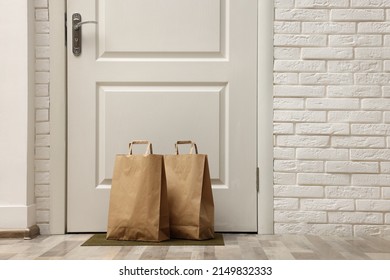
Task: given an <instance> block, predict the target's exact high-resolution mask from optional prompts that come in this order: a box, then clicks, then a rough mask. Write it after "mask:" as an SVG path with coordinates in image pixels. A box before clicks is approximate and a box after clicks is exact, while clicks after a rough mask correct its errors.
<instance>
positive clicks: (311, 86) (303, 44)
mask: <svg viewBox="0 0 390 280" xmlns="http://www.w3.org/2000/svg"><path fill="white" fill-rule="evenodd" d="M274 25H275V34H274V46H275V48H274V57H275V62H274V74H275V86H274V124H275V130H274V134H275V151H274V155H275V161H274V171H275V172H274V177H275V179H274V184H275V186H274V193H275V206H274V207H275V212H274V214H275V233H277V234H316V235H321V234H335V235H347V236H349V235H355V236H357V235H372V234H374V235H381V234H383V235H384V234H390V150H389V148H390V87H389V84H390V73H389V71H390V48H389V46H390V36H389V31H390V1H388V0H275V22H274Z"/></svg>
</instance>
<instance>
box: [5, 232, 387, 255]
mask: <svg viewBox="0 0 390 280" xmlns="http://www.w3.org/2000/svg"><path fill="white" fill-rule="evenodd" d="M90 236H91V235H90V234H67V235H41V236H38V237H37V238H35V239H32V240H21V239H0V260H30V259H38V260H47V259H60V260H63V259H67V260H68V259H70V260H82V259H84V260H85V259H86V260H96V259H97V260H111V259H113V260H115V259H116V260H130V259H137V260H153V259H157V260H164V259H166V260H168V259H183V260H191V259H195V260H229V259H233V260H240V259H243V260H250V259H265V260H266V259H269V260H291V259H297V260H317V259H320V260H342V259H347V260H356V259H358V260H367V259H376V260H390V236H387V237H373V236H372V237H337V236H321V237H319V236H310V235H305V236H297V235H283V236H280V235H256V234H224V239H225V246H215V247H213V246H183V247H174V246H171V247H170V246H158V247H154V246H153V247H152V246H138V247H128V246H127V247H119V246H114V247H106V246H101V247H86V246H80V245H81V244H82V243H83V242H84V241H86V240H87V239H88V238H89V237H90Z"/></svg>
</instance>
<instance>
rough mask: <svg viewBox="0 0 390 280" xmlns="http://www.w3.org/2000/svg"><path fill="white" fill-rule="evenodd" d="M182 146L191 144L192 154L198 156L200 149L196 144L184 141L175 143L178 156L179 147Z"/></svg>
mask: <svg viewBox="0 0 390 280" xmlns="http://www.w3.org/2000/svg"><path fill="white" fill-rule="evenodd" d="M182 144H191V150H190V154H193V153H194V151H195V154H198V147H197V146H196V144H195V143H194V142H192V141H190V140H184V141H177V142H176V143H175V149H176V154H177V155H178V154H179V145H182Z"/></svg>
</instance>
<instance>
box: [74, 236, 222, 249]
mask: <svg viewBox="0 0 390 280" xmlns="http://www.w3.org/2000/svg"><path fill="white" fill-rule="evenodd" d="M224 245H225V242H224V241H223V235H222V233H215V235H214V238H213V239H208V240H186V239H170V240H167V241H162V242H146V241H126V240H107V239H106V234H105V233H97V234H94V235H93V236H92V237H91V238H89V239H88V240H87V241H85V242H84V243H83V244H81V246H224Z"/></svg>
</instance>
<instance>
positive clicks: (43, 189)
mask: <svg viewBox="0 0 390 280" xmlns="http://www.w3.org/2000/svg"><path fill="white" fill-rule="evenodd" d="M34 3H35V46H36V47H35V58H36V61H35V198H36V206H37V224H38V226H39V227H40V230H41V233H42V234H49V233H50V225H49V217H50V207H49V201H50V172H49V171H50V153H49V148H50V123H49V122H50V117H49V115H50V114H49V109H50V93H49V83H50V68H49V62H50V57H49V36H50V34H49V33H50V29H49V7H48V1H47V0H35V2H34Z"/></svg>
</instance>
